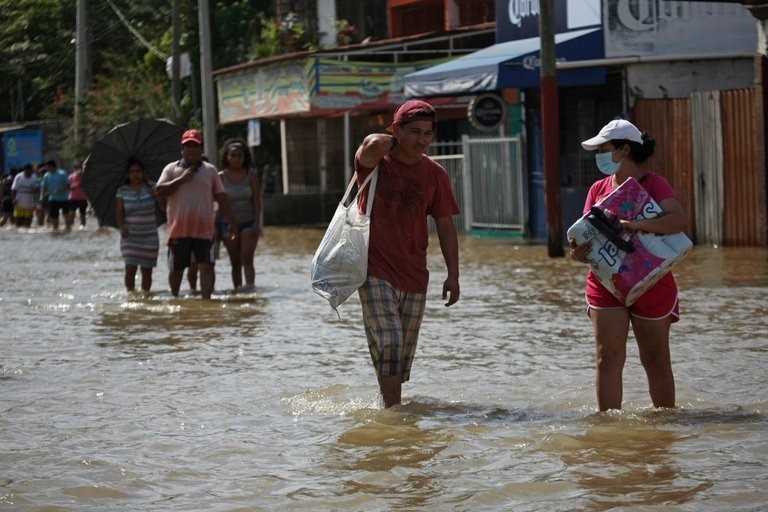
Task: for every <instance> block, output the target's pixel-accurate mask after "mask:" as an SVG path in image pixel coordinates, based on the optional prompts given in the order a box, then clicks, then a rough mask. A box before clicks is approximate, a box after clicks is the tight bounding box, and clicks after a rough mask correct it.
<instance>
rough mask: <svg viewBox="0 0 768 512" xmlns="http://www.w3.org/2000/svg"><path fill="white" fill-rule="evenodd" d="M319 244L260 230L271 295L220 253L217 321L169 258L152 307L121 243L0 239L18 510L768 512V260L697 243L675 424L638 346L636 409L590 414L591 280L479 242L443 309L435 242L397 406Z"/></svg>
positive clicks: (531, 251)
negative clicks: (323, 284) (458, 289)
mask: <svg viewBox="0 0 768 512" xmlns="http://www.w3.org/2000/svg"><path fill="white" fill-rule="evenodd" d="M89 222H91V223H95V222H94V219H89ZM163 236H164V232H163V233H161V237H163ZM321 237H322V230H320V229H304V228H276V227H267V228H266V229H265V232H264V236H263V238H262V240H261V241H260V243H259V248H258V250H257V256H256V268H257V276H256V290H255V291H254V292H253V293H247V294H237V295H236V294H232V293H231V292H230V291H229V289H230V288H231V279H230V276H229V264H228V262H227V261H226V258H225V259H222V260H220V261H219V262H218V263H217V272H216V274H217V283H216V290H217V291H216V292H215V293H214V299H213V300H212V301H209V302H206V301H202V300H201V299H200V298H199V296H193V295H190V294H189V293H188V292H187V288H186V286H187V285H186V282H185V283H184V284H183V285H182V296H181V297H180V298H178V299H174V298H172V297H171V296H170V293H169V292H168V285H167V273H166V270H165V265H164V263H162V262H161V263H160V265H159V266H158V268H157V269H155V273H154V285H153V292H152V294H151V295H150V296H149V297H143V296H142V295H138V294H134V295H131V294H127V293H126V292H124V291H123V263H122V259H121V257H120V250H119V234H118V232H117V231H115V230H106V231H99V230H96V229H95V228H93V227H89V229H88V230H85V231H73V232H71V233H59V234H52V233H50V232H49V231H47V230H42V231H36V230H32V231H22V232H20V231H17V230H16V229H12V228H4V229H0V252H1V253H2V255H3V260H4V266H3V271H2V276H3V278H2V288H0V311H2V318H3V335H2V338H1V339H0V347H1V348H2V360H1V362H0V391H1V393H2V394H1V395H0V396H1V398H0V509H2V510H23V511H46V512H51V511H80V510H99V511H121V512H123V511H129V510H136V511H138V510H141V511H196V510H201V511H202V510H205V511H273V510H274V511H300V510H311V511H328V510H334V511H362V510H365V511H366V512H371V511H392V510H409V511H410V510H413V511H473V512H474V511H501V510H504V511H506V510H509V511H515V512H518V511H572V510H584V511H592V510H596V511H601V510H622V511H650V510H665V511H667V510H671V511H703V510H712V511H720V510H731V511H735V510H738V511H758V510H765V506H766V505H765V504H766V503H768V487H766V482H768V411H767V410H766V408H767V407H768V391H767V390H768V372H767V371H766V368H767V367H768V250H766V249H735V248H726V249H715V248H708V247H696V248H694V251H693V252H692V253H691V255H689V256H688V258H687V259H686V260H685V261H683V263H681V265H680V266H679V267H678V269H677V270H676V276H677V279H678V283H679V285H680V289H681V305H682V307H681V320H680V322H679V323H677V324H674V325H673V327H672V335H671V338H672V359H673V368H674V371H675V377H676V381H677V401H678V404H679V408H678V409H676V410H671V411H656V410H653V409H651V407H650V400H649V397H648V393H647V390H646V380H645V377H644V373H643V370H642V367H641V366H640V363H639V359H638V356H637V348H636V346H635V345H634V339H633V338H632V337H630V345H631V346H630V348H629V349H628V359H627V365H626V368H625V372H624V400H625V402H624V409H623V410H622V411H620V412H611V413H606V414H598V413H597V412H596V400H595V393H594V387H593V384H594V382H593V381H594V358H593V339H592V330H591V325H590V323H589V320H588V319H587V317H586V314H585V309H584V303H583V289H584V274H585V268H584V266H582V265H579V264H576V263H575V262H573V261H571V260H569V259H567V258H559V259H550V258H548V257H547V253H546V247H544V246H527V245H519V244H518V243H516V242H514V241H510V240H491V239H478V238H469V237H463V238H461V239H460V244H461V270H462V276H461V284H462V298H461V300H460V301H459V303H458V304H456V305H455V306H453V307H451V308H450V309H446V308H445V307H444V306H443V301H441V300H440V288H441V285H442V280H443V278H444V271H443V270H442V260H441V257H440V254H439V249H438V246H437V243H436V240H433V241H432V244H431V248H430V267H431V269H432V282H431V284H430V294H429V298H428V304H427V316H426V318H425V321H424V323H423V327H422V331H421V337H420V340H419V342H420V347H419V350H418V351H417V355H416V359H415V362H414V366H413V374H412V378H411V381H410V382H408V383H407V384H405V385H404V390H403V391H404V402H405V403H404V405H402V406H399V407H396V408H394V409H393V410H383V409H382V408H381V403H380V397H379V396H378V387H377V385H376V380H375V375H374V372H373V369H372V367H371V364H370V359H369V356H368V351H367V347H366V343H365V338H364V334H363V329H362V320H361V313H360V310H359V303H358V300H357V297H356V296H354V297H352V298H351V299H350V300H349V301H348V302H347V303H346V304H344V305H343V306H342V307H341V308H340V316H341V317H340V318H338V317H337V316H336V314H335V313H334V312H333V311H332V310H331V309H330V308H329V307H328V305H327V303H326V302H325V301H324V300H323V299H321V298H320V297H319V296H317V295H315V294H314V293H312V291H311V289H310V288H309V277H308V274H309V263H310V260H311V257H312V254H313V252H314V250H315V247H316V246H317V243H318V242H319V240H320V238H321ZM222 251H223V248H222ZM222 256H224V253H223V252H222Z"/></svg>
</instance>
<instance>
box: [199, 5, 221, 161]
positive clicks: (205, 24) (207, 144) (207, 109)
mask: <svg viewBox="0 0 768 512" xmlns="http://www.w3.org/2000/svg"><path fill="white" fill-rule="evenodd" d="M197 19H198V24H199V25H200V93H201V96H202V100H203V102H202V104H203V151H204V153H205V155H207V156H208V158H210V159H212V160H214V161H215V160H216V119H215V117H216V107H215V104H214V102H213V95H214V90H213V65H212V63H211V23H210V16H209V13H208V0H198V1H197Z"/></svg>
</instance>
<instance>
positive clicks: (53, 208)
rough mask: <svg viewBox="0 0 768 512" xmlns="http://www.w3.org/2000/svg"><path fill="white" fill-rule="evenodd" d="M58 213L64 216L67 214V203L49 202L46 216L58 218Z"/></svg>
mask: <svg viewBox="0 0 768 512" xmlns="http://www.w3.org/2000/svg"><path fill="white" fill-rule="evenodd" d="M59 211H61V213H62V214H64V215H65V216H66V215H67V214H68V213H69V201H49V202H48V216H49V217H50V218H52V219H58V218H59Z"/></svg>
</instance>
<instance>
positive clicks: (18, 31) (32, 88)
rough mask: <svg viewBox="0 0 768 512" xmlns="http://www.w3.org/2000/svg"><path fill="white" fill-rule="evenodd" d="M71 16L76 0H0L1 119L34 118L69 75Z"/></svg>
mask: <svg viewBox="0 0 768 512" xmlns="http://www.w3.org/2000/svg"><path fill="white" fill-rule="evenodd" d="M75 16H76V12H75V0H0V98H2V99H3V101H0V121H11V120H20V119H35V118H36V117H37V113H38V112H39V109H40V108H41V107H42V106H43V105H46V104H48V103H50V101H52V99H53V97H54V96H55V94H56V87H57V86H58V85H60V84H61V83H64V82H67V81H68V80H70V77H72V76H74V66H75V52H74V44H73V34H74V27H75ZM9 98H10V99H11V101H8V99H9Z"/></svg>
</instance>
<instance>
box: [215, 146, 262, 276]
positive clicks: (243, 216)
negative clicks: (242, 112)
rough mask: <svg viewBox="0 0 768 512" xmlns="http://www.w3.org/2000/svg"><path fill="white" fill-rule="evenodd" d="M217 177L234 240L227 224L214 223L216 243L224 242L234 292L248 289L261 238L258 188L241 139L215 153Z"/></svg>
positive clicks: (252, 167) (246, 148) (259, 191)
mask: <svg viewBox="0 0 768 512" xmlns="http://www.w3.org/2000/svg"><path fill="white" fill-rule="evenodd" d="M219 159H220V169H221V170H220V171H219V176H220V177H221V182H222V184H223V185H224V189H225V191H226V193H227V198H228V199H229V203H230V205H231V207H232V212H233V213H234V215H235V220H236V222H237V228H238V236H237V237H234V238H233V237H230V236H229V226H228V224H227V222H225V221H221V222H218V223H217V228H218V229H217V230H218V234H219V237H220V239H221V240H222V241H223V242H224V246H225V247H226V248H227V254H228V255H229V261H230V264H231V266H232V285H233V286H234V288H235V290H238V289H242V288H243V275H245V288H247V289H252V288H253V286H254V282H255V275H256V271H255V269H254V266H253V257H254V254H255V252H256V245H257V244H258V243H259V236H260V234H261V188H260V186H259V178H258V176H257V175H256V169H255V168H254V166H253V161H252V160H251V153H250V151H249V150H248V146H247V145H246V143H245V141H244V140H242V139H229V140H227V141H226V142H224V145H223V146H222V147H221V150H220V151H219Z"/></svg>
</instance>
